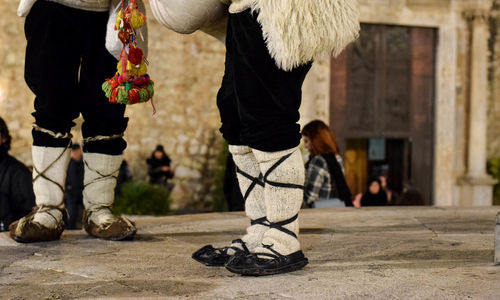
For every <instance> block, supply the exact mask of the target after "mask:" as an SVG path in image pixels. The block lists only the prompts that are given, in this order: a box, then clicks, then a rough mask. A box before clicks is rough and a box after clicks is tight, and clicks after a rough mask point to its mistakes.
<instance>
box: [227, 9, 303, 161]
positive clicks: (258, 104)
mask: <svg viewBox="0 0 500 300" xmlns="http://www.w3.org/2000/svg"><path fill="white" fill-rule="evenodd" d="M226 48H227V49H226V50H227V52H226V65H225V66H226V70H225V78H224V81H223V84H222V88H221V91H227V92H225V93H224V94H223V95H225V97H219V99H218V102H219V107H221V106H222V107H223V109H221V119H222V122H223V125H222V128H221V130H222V131H223V134H224V137H226V138H227V136H229V137H233V139H234V136H238V137H239V140H240V142H241V144H244V145H248V146H250V147H251V148H254V149H257V150H261V151H266V152H274V151H280V150H285V149H290V148H293V147H296V146H297V145H299V143H300V138H301V136H300V126H299V125H298V124H297V122H298V120H299V107H300V103H301V97H302V84H303V81H304V79H305V77H306V75H307V73H308V71H309V70H310V68H311V63H309V64H306V65H303V66H300V67H297V68H295V69H293V70H292V71H289V72H286V71H283V70H281V69H279V68H278V67H277V66H276V64H275V62H274V60H273V59H272V57H271V55H270V54H269V51H268V50H267V46H266V43H265V41H264V38H263V35H262V29H261V26H260V24H259V23H258V21H257V15H256V14H252V13H251V11H250V10H246V11H244V12H242V13H239V14H231V15H230V16H229V21H228V34H227V37H226ZM235 115H236V116H238V120H239V124H238V122H236V121H234V119H235V117H234V116H235ZM225 123H226V124H225ZM228 124H229V125H228ZM233 124H237V125H238V126H240V127H238V126H234V125H233ZM226 125H228V126H226ZM228 127H230V128H228ZM233 131H239V134H235V133H233ZM228 142H229V143H230V144H231V140H230V139H228Z"/></svg>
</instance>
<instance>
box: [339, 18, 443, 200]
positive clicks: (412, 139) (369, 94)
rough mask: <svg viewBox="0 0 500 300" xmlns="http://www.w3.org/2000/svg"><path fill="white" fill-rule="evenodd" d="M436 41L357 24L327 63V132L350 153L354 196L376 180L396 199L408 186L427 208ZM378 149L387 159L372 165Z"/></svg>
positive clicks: (429, 32) (421, 33) (413, 31)
mask: <svg viewBox="0 0 500 300" xmlns="http://www.w3.org/2000/svg"><path fill="white" fill-rule="evenodd" d="M436 37H437V31H436V30H435V29H432V28H416V27H404V26H390V25H373V24H362V30H361V34H360V38H359V40H358V41H357V42H356V43H354V44H353V45H351V46H350V47H349V48H348V49H347V50H346V51H344V53H343V54H341V55H340V56H339V57H338V58H337V59H335V60H334V61H333V62H332V78H331V105H330V107H331V112H330V118H331V120H330V124H331V125H332V127H333V130H334V131H335V133H336V135H337V137H338V140H339V144H340V146H341V149H342V151H343V152H344V153H346V152H345V151H346V150H352V151H354V152H356V153H354V154H353V153H352V151H351V153H350V154H349V155H351V156H355V157H356V159H357V160H358V161H357V162H356V163H355V164H353V166H355V167H351V168H355V169H356V171H355V174H354V173H353V172H354V169H353V170H350V171H349V170H348V169H349V168H350V167H349V166H346V176H347V175H348V177H351V178H348V183H349V185H350V187H351V189H353V190H354V191H357V190H359V189H364V183H366V179H367V178H368V177H372V176H376V175H377V173H380V174H385V175H386V176H387V177H388V179H389V185H390V186H391V187H392V188H393V189H394V191H396V192H400V191H401V190H402V188H403V185H404V183H411V184H413V185H414V186H415V187H416V188H417V189H418V190H419V191H420V193H421V194H422V195H423V197H424V200H425V203H426V204H428V205H430V204H432V182H433V172H432V170H433V168H432V166H433V128H434V117H433V113H434V94H435V93H434V90H435V89H434V82H435V80H434V77H435V75H434V74H435V72H434V68H435V49H436ZM370 145H371V146H370ZM382 145H383V148H384V150H385V152H384V155H385V157H384V158H383V159H382V158H381V159H370V152H369V151H370V149H375V150H374V151H375V152H376V150H377V149H381V147H382ZM370 147H371V148H370ZM377 147H378V148H377ZM379 155H380V153H379ZM375 158H377V157H375ZM348 159H349V158H348V157H346V161H347V160H348ZM350 159H351V160H352V157H350ZM351 163H352V161H351ZM363 165H364V166H363ZM349 181H350V182H349Z"/></svg>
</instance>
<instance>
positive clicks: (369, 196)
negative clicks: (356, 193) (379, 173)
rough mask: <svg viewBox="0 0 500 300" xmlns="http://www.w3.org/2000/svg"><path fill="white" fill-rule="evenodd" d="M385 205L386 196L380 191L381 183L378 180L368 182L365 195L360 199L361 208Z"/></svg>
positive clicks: (373, 179)
mask: <svg viewBox="0 0 500 300" xmlns="http://www.w3.org/2000/svg"><path fill="white" fill-rule="evenodd" d="M384 205H387V194H386V193H385V191H384V190H383V189H382V183H381V182H380V179H378V178H372V179H370V180H369V181H368V184H367V189H366V193H365V194H364V195H363V197H362V198H361V206H384Z"/></svg>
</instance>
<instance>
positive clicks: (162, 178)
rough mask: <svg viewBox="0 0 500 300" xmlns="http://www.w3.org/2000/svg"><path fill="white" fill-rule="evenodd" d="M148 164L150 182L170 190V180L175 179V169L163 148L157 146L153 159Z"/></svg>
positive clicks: (152, 155) (149, 159)
mask: <svg viewBox="0 0 500 300" xmlns="http://www.w3.org/2000/svg"><path fill="white" fill-rule="evenodd" d="M146 162H147V164H148V174H149V182H150V183H151V184H158V185H162V186H165V187H167V188H169V186H168V180H169V179H172V178H173V177H174V174H175V168H174V167H171V162H172V160H171V159H170V157H168V155H167V153H165V150H164V148H163V146H162V145H158V146H156V148H155V150H154V151H153V153H152V154H151V157H150V158H148V160H147V161H146Z"/></svg>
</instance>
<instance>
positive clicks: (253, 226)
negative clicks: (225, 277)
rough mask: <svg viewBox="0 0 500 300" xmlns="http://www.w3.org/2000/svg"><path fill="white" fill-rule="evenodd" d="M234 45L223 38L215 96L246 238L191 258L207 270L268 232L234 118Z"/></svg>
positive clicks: (255, 169)
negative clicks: (222, 60) (223, 57)
mask: <svg viewBox="0 0 500 300" xmlns="http://www.w3.org/2000/svg"><path fill="white" fill-rule="evenodd" d="M233 54H234V44H233V41H232V33H231V32H230V31H228V34H227V38H226V63H225V74H224V78H223V80H222V86H221V88H220V90H219V93H218V94H217V106H218V107H219V111H220V115H221V121H222V127H221V132H222V134H223V137H224V138H225V139H226V140H227V142H228V143H229V151H230V152H231V154H232V156H233V160H234V163H235V165H236V176H237V178H238V184H239V187H240V190H241V193H242V194H243V200H244V201H245V213H246V215H247V216H248V218H249V219H250V226H249V227H248V228H247V234H246V235H244V236H243V237H242V238H241V239H236V240H234V241H233V242H232V244H231V246H229V247H224V248H218V249H216V248H213V247H212V246H211V245H208V246H205V247H203V248H201V249H199V250H198V251H196V252H195V253H194V254H193V258H194V259H195V260H197V261H199V262H201V263H203V264H205V265H208V266H223V265H224V264H225V263H226V262H227V261H228V260H229V258H230V257H231V256H232V255H234V254H235V253H236V252H241V251H243V252H245V253H250V252H252V251H254V250H255V248H256V247H258V246H259V245H260V244H261V241H262V237H263V234H264V232H265V231H266V230H267V228H268V224H267V221H266V207H265V203H264V183H263V182H262V175H261V172H260V169H259V165H258V163H257V160H256V159H255V156H254V155H253V153H252V151H251V149H250V148H249V147H248V146H246V145H245V144H244V143H243V142H242V141H241V129H242V124H241V121H240V118H239V116H238V107H237V102H236V98H235V93H234V82H233V81H234V69H233Z"/></svg>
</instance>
